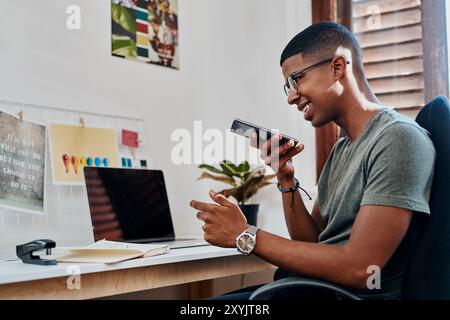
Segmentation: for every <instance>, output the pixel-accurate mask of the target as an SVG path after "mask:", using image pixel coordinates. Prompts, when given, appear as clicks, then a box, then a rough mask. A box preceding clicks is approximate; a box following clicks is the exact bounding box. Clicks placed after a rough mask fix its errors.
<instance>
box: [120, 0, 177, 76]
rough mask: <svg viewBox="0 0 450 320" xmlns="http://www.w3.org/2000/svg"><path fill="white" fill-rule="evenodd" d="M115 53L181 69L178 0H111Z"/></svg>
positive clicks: (123, 56)
mask: <svg viewBox="0 0 450 320" xmlns="http://www.w3.org/2000/svg"><path fill="white" fill-rule="evenodd" d="M111 25H112V28H111V33H112V36H111V42H112V43H111V51H112V55H113V56H118V57H122V58H126V59H131V60H136V61H142V62H145V63H152V64H159V65H162V66H165V67H169V68H174V69H179V52H178V51H179V46H178V0H111Z"/></svg>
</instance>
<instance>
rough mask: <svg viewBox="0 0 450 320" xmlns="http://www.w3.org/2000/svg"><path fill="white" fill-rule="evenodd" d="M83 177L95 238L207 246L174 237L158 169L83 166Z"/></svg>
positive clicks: (160, 172)
mask: <svg viewBox="0 0 450 320" xmlns="http://www.w3.org/2000/svg"><path fill="white" fill-rule="evenodd" d="M84 176H85V183H86V191H87V197H88V202H89V210H90V213H91V221H92V226H93V230H94V239H95V241H98V240H102V239H106V240H111V241H121V242H132V243H154V242H158V243H165V244H168V245H169V247H170V248H172V249H175V248H186V247H195V246H205V245H209V244H208V243H207V242H206V241H205V240H203V239H200V238H198V239H195V238H193V237H190V238H189V237H185V238H177V237H176V236H175V230H174V227H173V223H172V215H171V213H170V207H169V200H168V197H167V191H166V185H165V182H164V175H163V172H162V171H160V170H147V169H119V168H100V167H85V168H84Z"/></svg>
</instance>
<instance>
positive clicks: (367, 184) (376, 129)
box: [316, 108, 435, 298]
mask: <svg viewBox="0 0 450 320" xmlns="http://www.w3.org/2000/svg"><path fill="white" fill-rule="evenodd" d="M434 160H435V150H434V146H433V143H432V141H431V140H430V138H429V136H428V132H427V131H426V130H425V129H423V128H422V127H420V126H419V125H418V124H417V123H416V122H414V121H412V120H410V119H409V118H407V117H405V116H402V115H400V114H399V113H398V112H396V111H394V110H391V109H388V108H383V109H380V110H379V111H378V112H377V113H376V114H375V115H374V116H373V117H372V119H371V120H370V122H369V123H368V124H367V126H366V128H365V130H364V132H363V133H362V134H361V136H359V137H358V138H357V139H356V140H355V141H353V142H352V143H350V141H349V139H348V138H347V137H343V138H341V139H339V140H338V141H337V143H336V144H335V145H334V147H333V150H332V152H331V154H330V156H329V158H328V159H327V162H326V163H325V166H324V168H323V171H322V174H321V176H320V179H319V183H318V197H317V200H316V202H317V204H318V206H319V209H320V213H321V216H322V218H323V220H324V222H325V224H326V227H325V229H324V230H323V232H322V233H321V234H320V236H319V242H320V243H330V244H345V243H346V242H347V241H348V240H349V238H350V233H351V231H352V226H353V223H354V222H355V219H356V216H357V215H358V212H359V210H360V207H361V206H363V205H383V206H391V207H397V208H404V209H408V210H411V211H414V212H422V213H426V214H429V213H430V208H429V206H428V200H429V197H430V191H431V184H432V180H433V172H434ZM405 238H406V237H405ZM403 242H405V243H408V245H406V244H403V246H400V247H401V248H400V247H399V249H401V250H399V249H398V250H397V251H398V252H396V254H397V256H395V255H396V254H394V256H395V257H394V256H393V257H392V258H391V260H392V261H389V262H390V263H388V264H387V265H386V266H385V268H383V271H382V290H381V291H380V290H371V291H370V292H368V294H372V293H373V294H380V293H383V294H384V293H386V294H387V296H386V297H387V298H395V297H398V296H399V295H400V290H401V277H402V275H403V270H404V267H405V266H404V264H405V260H406V257H404V256H405V255H407V254H409V251H410V248H405V247H409V246H412V244H413V243H412V242H411V241H410V240H409V239H408V240H406V239H405V240H404V241H403ZM399 255H400V257H399ZM385 269H386V270H385ZM368 276H369V274H368ZM383 285H384V286H385V288H384V290H383ZM377 291H378V292H377Z"/></svg>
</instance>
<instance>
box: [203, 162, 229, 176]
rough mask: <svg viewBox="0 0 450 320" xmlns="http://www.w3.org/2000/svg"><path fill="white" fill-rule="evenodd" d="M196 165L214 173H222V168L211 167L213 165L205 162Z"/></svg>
mask: <svg viewBox="0 0 450 320" xmlns="http://www.w3.org/2000/svg"><path fill="white" fill-rule="evenodd" d="M198 167H199V169H206V170H209V171H211V172H214V173H219V174H224V172H223V171H222V170H220V169H217V168H216V167H213V166H210V165H207V164H201V165H199V166H198Z"/></svg>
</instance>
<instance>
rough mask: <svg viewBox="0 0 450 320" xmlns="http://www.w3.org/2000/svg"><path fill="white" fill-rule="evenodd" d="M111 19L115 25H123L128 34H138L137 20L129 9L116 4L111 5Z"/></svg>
mask: <svg viewBox="0 0 450 320" xmlns="http://www.w3.org/2000/svg"><path fill="white" fill-rule="evenodd" d="M111 17H112V19H113V20H114V22H115V23H117V24H119V25H121V26H122V28H124V29H125V30H127V31H128V32H131V33H132V34H135V33H136V20H135V19H134V17H133V16H132V15H131V14H130V12H129V11H128V9H127V8H124V7H122V6H121V5H119V4H116V3H111Z"/></svg>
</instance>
